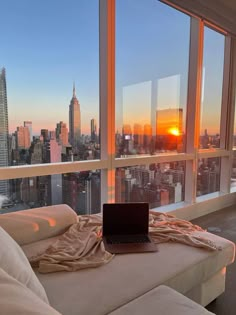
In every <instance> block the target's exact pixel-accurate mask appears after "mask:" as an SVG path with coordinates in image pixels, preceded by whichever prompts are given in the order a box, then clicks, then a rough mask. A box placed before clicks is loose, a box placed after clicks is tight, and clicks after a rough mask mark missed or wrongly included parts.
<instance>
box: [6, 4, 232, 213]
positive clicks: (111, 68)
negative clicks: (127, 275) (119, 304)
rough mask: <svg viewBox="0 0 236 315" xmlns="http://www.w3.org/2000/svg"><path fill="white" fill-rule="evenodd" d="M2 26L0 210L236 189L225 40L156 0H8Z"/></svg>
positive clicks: (190, 198)
mask: <svg viewBox="0 0 236 315" xmlns="http://www.w3.org/2000/svg"><path fill="white" fill-rule="evenodd" d="M13 8H14V10H13ZM9 21H10V22H9ZM0 29H1V30H2V31H1V41H0V167H1V169H0V212H1V213H5V212H10V211H17V210H20V209H29V208H34V207H40V206H46V205H53V204H59V203H66V204H68V205H70V206H71V207H72V208H73V209H74V210H75V211H76V212H77V213H78V214H89V213H97V212H100V211H101V209H102V204H103V203H105V202H115V201H116V202H131V201H147V202H149V205H150V208H151V209H156V210H157V211H158V208H159V207H161V209H163V207H165V206H166V208H165V209H164V210H166V209H167V210H166V211H168V210H169V209H176V208H179V207H183V206H185V205H186V206H187V207H188V206H189V205H191V208H195V205H196V204H197V203H199V202H203V200H204V201H207V202H208V199H209V200H210V199H211V198H215V197H217V196H219V195H221V196H222V195H224V194H225V195H227V194H229V193H230V191H229V190H230V188H229V187H230V180H231V178H233V179H236V171H235V169H236V163H235V154H234V153H232V150H231V149H232V148H229V145H228V144H230V146H231V144H232V143H233V146H234V145H235V143H234V142H235V141H234V140H235V139H234V138H232V137H233V135H231V133H232V132H229V131H230V128H231V127H230V126H233V124H232V117H231V116H233V115H230V113H233V108H231V107H233V105H234V104H233V102H234V100H233V91H232V89H231V88H230V87H231V85H233V84H235V82H234V81H235V79H234V75H233V73H230V72H232V69H231V68H230V66H231V65H233V63H234V62H236V60H234V58H233V55H232V54H230V52H231V49H232V46H231V42H232V41H234V39H233V38H231V37H230V36H229V34H227V33H226V32H224V31H223V30H220V28H219V27H214V25H210V24H209V22H207V21H204V20H203V19H201V18H198V17H193V16H191V13H189V15H188V14H186V12H185V13H183V12H181V11H180V10H177V9H176V8H173V7H170V6H168V5H166V4H163V3H161V2H160V1H157V0H147V1H144V0H129V1H127V0H116V1H115V0H89V1H87V0H81V1H76V0H68V1H67V2H65V1H59V2H58V1H56V0H51V1H48V2H47V3H46V2H45V1H41V2H39V1H28V0H22V1H20V2H19V1H18V0H9V1H5V2H4V1H3V3H2V4H1V19H0ZM231 81H232V84H231ZM229 83H230V85H229ZM231 103H232V104H231ZM234 136H235V135H234ZM205 149H207V150H205ZM234 152H235V151H234ZM232 156H233V158H231V157H232ZM230 161H232V164H230V163H229V162H230ZM231 168H232V169H233V171H232V176H230V175H229V174H230V169H231ZM230 177H231V178H230ZM232 185H233V184H232ZM232 191H233V190H232ZM212 193H213V194H212ZM201 196H203V197H201ZM230 198H231V196H230ZM2 199H4V203H3V205H1V201H2ZM167 205H170V206H167ZM199 208H200V207H198V209H199ZM208 208H210V207H208Z"/></svg>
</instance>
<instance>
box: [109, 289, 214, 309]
mask: <svg viewBox="0 0 236 315" xmlns="http://www.w3.org/2000/svg"><path fill="white" fill-rule="evenodd" d="M133 314H135V315H144V314H145V315H154V314H155V315H170V314H175V315H190V314H191V315H211V314H213V313H211V312H209V311H208V310H206V309H205V308H204V307H202V306H201V305H199V304H197V303H195V302H193V301H192V300H190V299H188V298H187V297H185V296H184V295H182V294H180V293H179V292H177V291H175V290H173V289H171V288H169V287H166V286H164V285H160V286H159V287H158V288H155V289H153V290H151V291H150V292H148V293H146V294H144V295H142V296H140V297H139V298H137V299H135V300H133V301H131V302H129V303H128V304H126V305H124V306H121V307H120V308H118V309H117V310H115V311H114V312H111V313H110V314H109V315H133Z"/></svg>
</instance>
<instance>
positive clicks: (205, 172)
mask: <svg viewBox="0 0 236 315" xmlns="http://www.w3.org/2000/svg"><path fill="white" fill-rule="evenodd" d="M219 190H220V158H207V159H199V160H198V174H197V196H202V195H206V194H210V193H213V192H216V191H219Z"/></svg>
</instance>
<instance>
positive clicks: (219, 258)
mask: <svg viewBox="0 0 236 315" xmlns="http://www.w3.org/2000/svg"><path fill="white" fill-rule="evenodd" d="M204 234H205V236H206V237H207V238H209V239H211V240H212V241H214V242H215V243H216V244H218V245H220V246H221V247H222V250H221V251H208V250H205V249H200V248H196V247H191V246H188V245H183V244H179V243H163V244H160V245H159V251H158V252H155V253H139V254H125V255H116V256H115V258H114V259H113V260H112V261H111V262H110V263H108V264H107V265H104V266H101V267H99V268H94V269H85V270H80V271H78V272H73V273H67V272H61V273H53V274H39V273H37V271H36V275H37V276H38V278H39V280H40V281H41V283H42V284H43V286H44V288H45V290H46V292H47V295H48V299H49V302H50V304H51V305H52V306H53V307H55V308H56V309H57V310H58V311H59V312H61V313H62V314H64V315H75V314H77V312H78V310H80V312H81V314H96V315H100V314H107V313H109V312H112V311H113V310H115V309H117V308H118V307H119V306H120V305H124V304H126V303H128V302H130V301H131V300H133V299H135V298H137V297H139V296H141V295H143V294H145V293H146V292H148V291H150V290H152V289H154V288H156V287H158V286H159V285H161V284H165V285H168V286H170V287H172V288H173V289H175V290H176V291H178V292H180V293H182V294H185V295H188V293H189V292H191V290H193V291H194V290H195V288H197V287H198V286H199V285H201V284H202V283H205V282H206V283H207V281H209V280H211V278H212V277H214V276H215V274H218V273H219V274H220V275H221V274H222V278H220V279H218V280H217V281H218V282H220V284H219V283H218V282H217V283H214V287H217V288H218V285H219V287H220V288H221V289H220V291H219V290H218V291H217V295H214V294H213V296H212V295H209V297H207V299H204V303H202V305H203V306H205V305H206V304H208V303H210V302H211V300H213V299H214V298H216V297H217V296H218V295H219V294H220V293H222V292H223V291H224V272H225V266H227V265H228V264H230V263H231V262H232V261H233V259H234V244H233V243H232V242H230V241H228V240H226V239H224V238H221V237H219V236H216V235H213V234H210V233H207V232H204ZM48 241H49V240H47V242H48ZM43 242H44V241H40V242H39V243H40V246H41V247H42V246H43ZM30 246H32V250H33V247H34V250H35V248H36V246H35V244H31V245H27V251H28V252H31V249H30ZM37 246H39V244H38V245H37ZM23 249H24V247H23ZM221 281H222V282H223V285H222V283H221ZM208 289H209V290H210V291H211V290H212V288H208ZM213 292H214V293H215V291H214V290H213ZM198 295H199V293H198V294H196V293H195V294H194V297H195V296H198ZM194 297H193V298H194ZM91 301H92V303H91ZM196 302H198V303H201V300H196Z"/></svg>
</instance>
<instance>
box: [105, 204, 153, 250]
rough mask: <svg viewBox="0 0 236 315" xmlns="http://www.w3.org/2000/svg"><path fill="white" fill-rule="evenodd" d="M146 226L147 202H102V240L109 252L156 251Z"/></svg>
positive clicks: (147, 219) (147, 224)
mask: <svg viewBox="0 0 236 315" xmlns="http://www.w3.org/2000/svg"><path fill="white" fill-rule="evenodd" d="M148 226H149V204H148V203H145V202H138V203H137V202H135V203H105V204H103V242H104V245H105V249H106V250H107V251H108V252H110V253H113V254H122V253H139V252H155V251H157V245H156V244H154V243H153V241H152V240H151V239H150V237H149V235H148Z"/></svg>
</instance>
